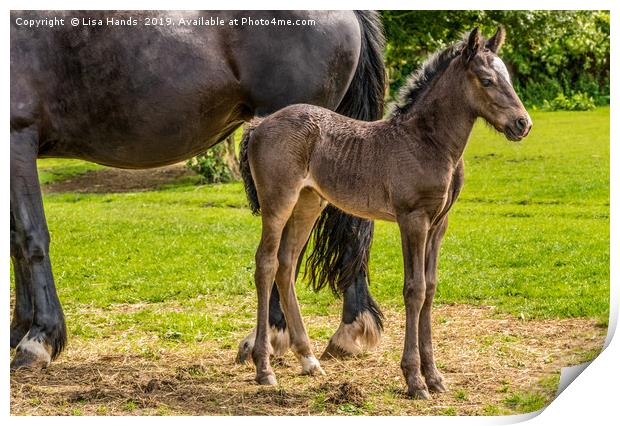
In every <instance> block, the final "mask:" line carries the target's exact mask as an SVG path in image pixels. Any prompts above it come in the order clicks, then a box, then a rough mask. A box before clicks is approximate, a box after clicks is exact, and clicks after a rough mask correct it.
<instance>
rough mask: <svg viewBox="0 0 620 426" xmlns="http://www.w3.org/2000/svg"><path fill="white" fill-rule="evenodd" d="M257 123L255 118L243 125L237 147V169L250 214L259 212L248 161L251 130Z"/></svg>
mask: <svg viewBox="0 0 620 426" xmlns="http://www.w3.org/2000/svg"><path fill="white" fill-rule="evenodd" d="M259 124H260V122H259V121H258V120H257V119H255V120H252V121H251V122H250V123H248V124H247V125H246V126H245V129H243V137H242V138H241V146H240V149H239V169H240V170H241V177H242V178H243V186H245V195H247V197H248V201H249V203H250V209H251V210H252V214H255V215H259V214H260V204H259V202H258V194H257V193H256V185H255V184H254V179H253V178H252V171H251V170H250V163H249V161H248V145H249V143H250V138H251V137H252V132H253V131H254V129H255V128H256V126H258V125H259Z"/></svg>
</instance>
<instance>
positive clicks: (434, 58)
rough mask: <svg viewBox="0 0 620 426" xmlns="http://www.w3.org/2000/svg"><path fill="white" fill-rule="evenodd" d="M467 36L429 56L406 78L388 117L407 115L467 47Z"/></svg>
mask: <svg viewBox="0 0 620 426" xmlns="http://www.w3.org/2000/svg"><path fill="white" fill-rule="evenodd" d="M466 37H467V36H465V37H464V38H463V40H460V41H457V42H455V43H452V44H450V45H448V46H447V47H445V48H444V49H443V50H438V51H437V52H435V53H433V54H432V55H430V56H429V57H428V58H427V59H426V60H425V61H424V62H423V63H422V65H421V66H420V67H419V68H418V70H417V71H415V72H413V73H412V74H411V75H410V76H409V77H408V78H407V82H406V83H405V85H404V86H403V87H401V88H400V90H399V91H398V97H397V100H396V101H395V102H393V103H392V104H391V105H390V107H389V116H390V117H396V116H399V115H401V114H405V113H407V112H408V111H409V110H410V109H411V107H413V105H415V103H416V102H417V101H418V100H419V99H420V98H421V97H422V94H424V93H425V92H426V90H427V89H428V88H429V87H430V85H431V82H432V81H433V79H434V78H435V77H437V76H438V75H439V74H441V73H442V72H443V71H444V70H445V69H446V68H447V67H448V65H449V64H450V62H452V60H453V59H454V58H456V57H457V56H458V55H460V54H461V52H462V51H463V48H464V47H465V46H466V45H467V38H466Z"/></svg>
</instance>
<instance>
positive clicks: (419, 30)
mask: <svg viewBox="0 0 620 426" xmlns="http://www.w3.org/2000/svg"><path fill="white" fill-rule="evenodd" d="M609 16H610V15H609V11H590V10H577V11H575V10H572V11H571V10H568V11H551V10H486V11H485V10H483V11H478V10H463V11H450V10H441V11H433V10H421V11H400V10H399V11H383V12H382V17H383V23H384V26H385V32H386V36H387V40H388V43H387V47H386V66H387V68H388V73H389V76H390V94H391V95H393V94H394V93H395V92H396V91H397V89H398V88H399V87H400V86H401V85H402V84H403V83H404V81H405V79H406V78H407V76H408V75H409V74H410V73H411V72H412V71H414V70H415V69H416V68H417V67H418V66H419V64H420V63H421V62H422V61H423V60H424V59H425V58H426V57H427V56H428V55H429V54H430V53H432V52H434V51H436V50H437V49H440V48H442V47H444V46H445V45H446V44H448V43H451V42H453V41H455V40H457V39H458V38H459V37H461V35H462V34H463V33H464V32H466V31H470V30H471V29H472V28H473V27H475V26H478V27H480V29H481V30H482V32H483V33H484V34H486V35H491V34H493V32H494V31H495V29H496V28H497V25H498V24H502V25H503V26H504V27H505V28H506V31H507V37H506V44H505V45H504V48H503V50H502V53H501V56H502V59H503V60H504V62H505V63H506V65H507V67H508V69H509V70H510V73H511V75H512V77H513V83H514V86H515V89H516V90H517V93H518V94H519V96H520V97H521V99H522V100H523V102H524V103H525V104H526V105H528V106H534V105H538V106H542V105H543V104H544V101H545V100H547V101H548V102H549V103H551V102H553V101H554V100H555V98H556V97H557V94H558V93H564V94H565V95H566V97H568V98H569V99H572V98H573V97H574V96H576V97H577V99H578V98H579V95H577V94H578V93H581V94H583V95H586V96H587V97H590V98H592V99H593V100H594V102H595V103H596V104H597V105H601V104H606V103H609V76H610V74H609V51H610V41H609V27H610V26H609Z"/></svg>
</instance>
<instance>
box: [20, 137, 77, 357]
mask: <svg viewBox="0 0 620 426" xmlns="http://www.w3.org/2000/svg"><path fill="white" fill-rule="evenodd" d="M37 150H38V136H37V132H36V130H35V129H34V128H32V127H29V128H25V129H22V130H19V131H13V132H12V133H11V212H12V216H13V224H12V228H13V229H12V230H11V246H12V251H13V255H12V256H13V265H14V266H15V269H16V285H18V286H19V287H20V289H19V290H17V289H16V295H17V298H18V299H20V300H19V303H20V308H19V312H20V313H19V314H18V315H26V316H29V315H30V314H29V312H28V311H29V309H30V307H29V306H28V302H27V301H26V299H27V298H31V301H32V307H31V309H32V324H31V325H30V328H29V330H28V332H27V333H26V335H25V336H24V337H23V338H22V339H21V341H20V342H19V344H18V345H17V348H16V350H15V357H14V358H13V362H12V363H11V367H12V368H20V367H28V368H39V367H46V366H47V365H48V364H49V363H50V361H51V360H52V359H54V358H55V357H56V356H57V355H58V354H59V353H60V352H61V351H62V349H63V347H64V345H65V343H66V329H65V320H64V316H63V313H62V308H61V306H60V301H59V300H58V296H57V294H56V286H55V285H54V277H53V276H52V266H51V263H50V258H49V232H48V230H47V224H46V222H45V214H44V212H43V200H42V197H41V189H40V187H39V181H38V176H37V167H36V158H37ZM18 275H19V277H18ZM27 282H29V285H28V283H27ZM29 291H30V294H29ZM16 306H17V305H16ZM16 309H17V308H16ZM14 319H15V318H14ZM18 322H22V323H23V322H25V319H24V318H23V317H22V318H21V319H19V320H18Z"/></svg>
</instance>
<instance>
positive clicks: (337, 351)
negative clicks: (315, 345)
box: [320, 340, 353, 361]
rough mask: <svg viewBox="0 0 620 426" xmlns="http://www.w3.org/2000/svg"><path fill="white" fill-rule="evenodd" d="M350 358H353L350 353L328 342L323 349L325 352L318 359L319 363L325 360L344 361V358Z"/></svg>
mask: <svg viewBox="0 0 620 426" xmlns="http://www.w3.org/2000/svg"><path fill="white" fill-rule="evenodd" d="M352 356H353V354H352V353H350V352H348V351H346V350H345V349H343V348H341V347H340V346H338V345H336V344H334V342H333V341H331V340H330V341H329V344H328V345H327V348H325V351H324V352H323V354H322V355H321V358H320V359H321V361H325V360H330V359H332V358H336V359H345V358H350V357H352Z"/></svg>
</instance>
